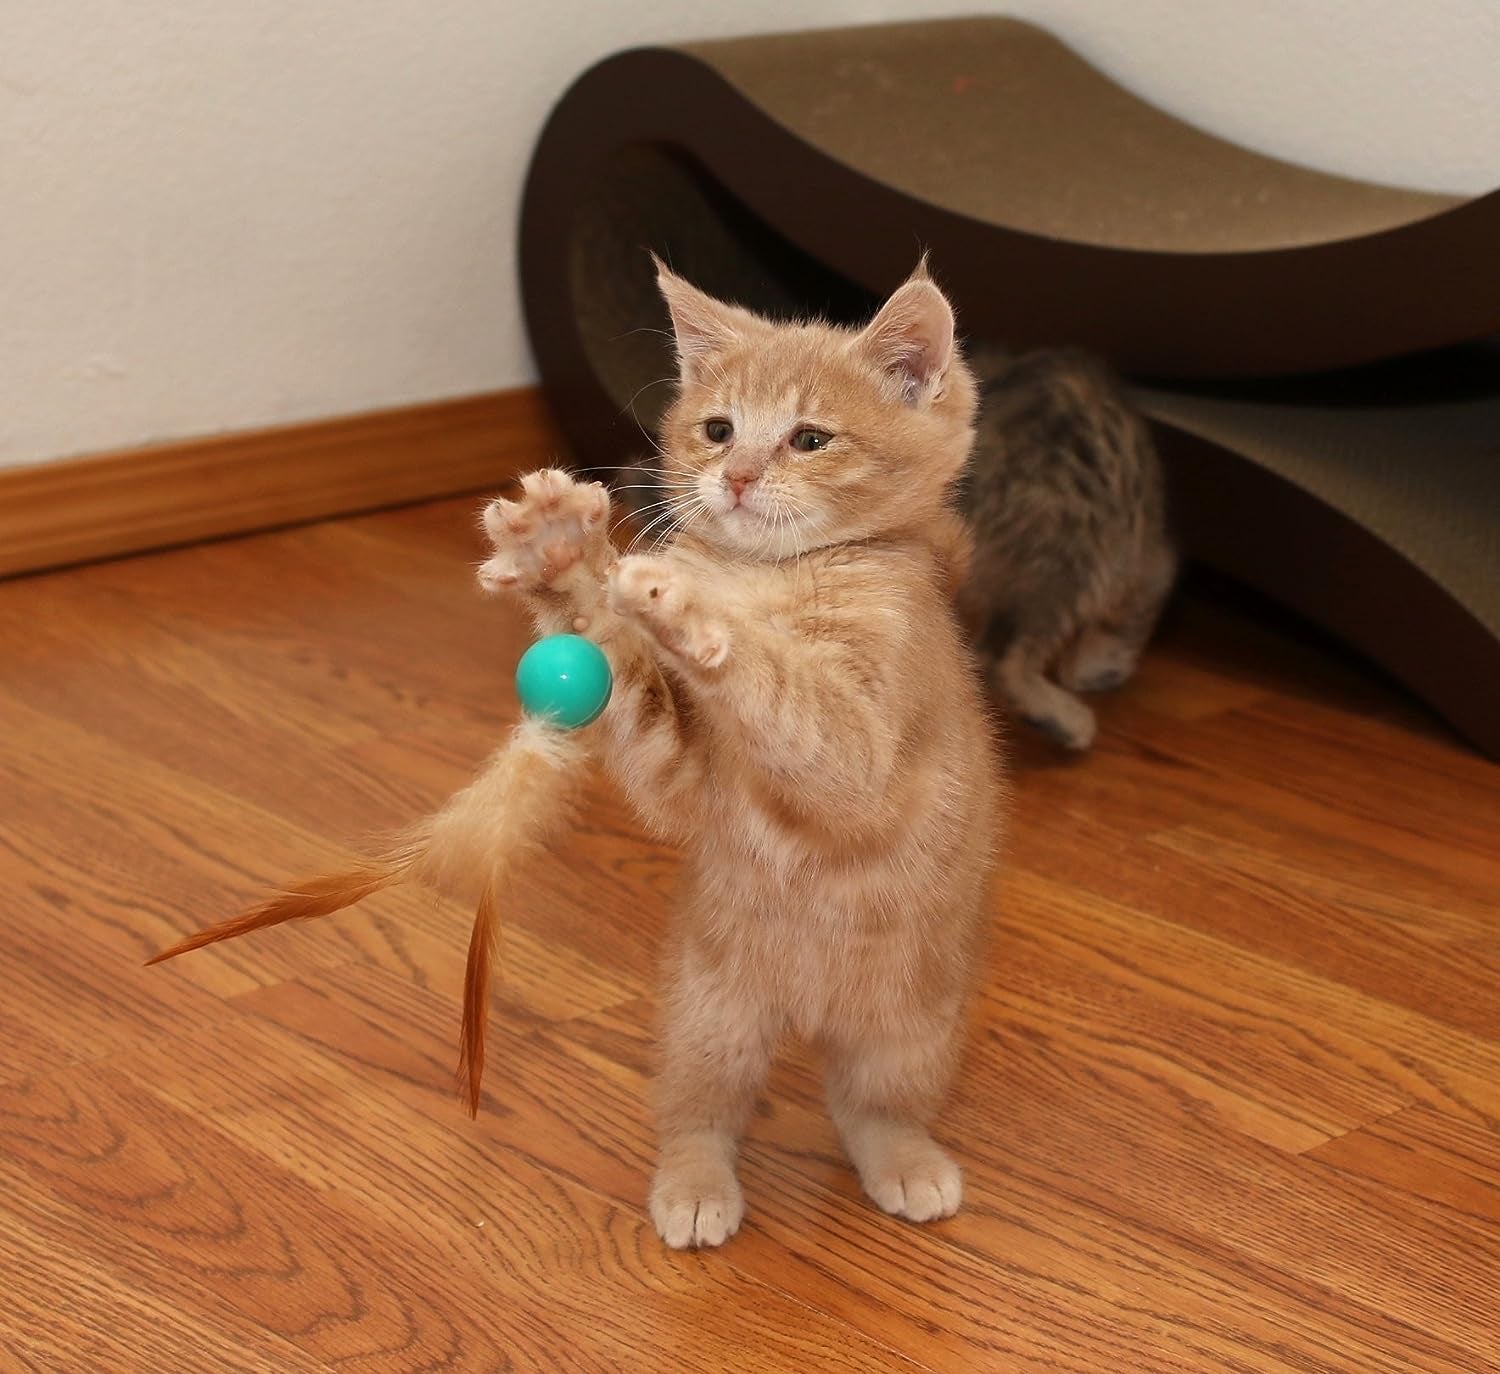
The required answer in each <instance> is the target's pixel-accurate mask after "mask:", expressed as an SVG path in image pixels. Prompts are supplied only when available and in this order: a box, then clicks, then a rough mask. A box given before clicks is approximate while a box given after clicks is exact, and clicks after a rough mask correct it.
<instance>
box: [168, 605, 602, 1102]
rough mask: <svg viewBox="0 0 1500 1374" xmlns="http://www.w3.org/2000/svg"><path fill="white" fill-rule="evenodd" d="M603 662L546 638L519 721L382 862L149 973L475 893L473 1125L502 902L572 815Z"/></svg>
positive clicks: (571, 642) (258, 915)
mask: <svg viewBox="0 0 1500 1374" xmlns="http://www.w3.org/2000/svg"><path fill="white" fill-rule="evenodd" d="M612 690H613V677H612V674H611V672H610V667H609V660H608V659H607V658H605V656H604V653H603V651H602V650H601V649H600V648H599V646H598V645H597V644H595V643H594V642H593V641H592V640H589V639H585V638H584V637H583V636H581V635H575V634H563V635H548V636H546V637H545V638H543V639H539V640H537V641H536V642H535V643H534V644H532V645H531V647H530V648H528V649H527V650H526V652H525V653H524V654H522V655H521V659H520V661H519V662H518V663H517V665H516V694H517V696H518V697H519V698H520V701H521V709H522V712H523V715H522V719H521V722H520V724H519V725H517V726H516V727H515V729H514V730H513V731H512V733H511V737H510V739H509V740H507V741H506V743H505V744H503V745H501V746H500V748H499V749H497V750H496V751H495V752H494V754H492V755H491V756H490V759H489V761H488V762H487V763H486V764H485V766H484V768H483V769H482V770H481V771H480V773H479V774H478V776H477V777H476V778H475V779H474V781H473V782H471V783H470V784H469V785H468V786H467V787H465V788H463V789H462V790H460V791H458V792H455V793H454V794H453V796H452V797H450V798H449V799H448V801H447V802H446V803H445V804H444V806H443V807H442V808H441V809H440V810H438V811H437V812H435V813H434V814H433V815H431V816H429V817H427V819H425V820H423V821H420V822H418V823H417V824H416V825H414V826H412V827H411V828H409V829H408V830H407V831H405V832H404V833H403V834H401V835H400V836H398V837H397V838H396V840H395V841H394V842H393V843H392V844H391V845H390V846H389V847H388V848H387V849H385V850H384V851H383V852H381V853H379V854H375V855H371V856H368V857H365V858H362V859H359V860H358V861H356V862H355V863H354V864H353V865H351V866H350V867H349V868H346V869H343V870H341V871H339V872H336V873H328V874H323V875H320V876H318V877H316V878H307V879H304V880H303V881H301V882H297V883H292V884H290V885H289V886H287V887H286V888H285V889H283V890H282V891H280V892H278V893H276V894H275V895H273V896H271V897H268V898H266V900H265V901H263V902H261V903H259V904H258V905H256V906H253V907H251V908H250V909H249V910H248V911H245V912H242V913H241V914H240V915H238V916H232V917H230V918H229V919H228V920H225V921H220V922H219V923H218V924H217V925H212V926H208V927H207V928H205V929H203V930H200V931H197V932H195V933H194V934H192V935H189V936H187V937H186V938H185V939H183V940H180V941H179V942H178V943H177V944H175V945H173V946H172V947H171V948H170V949H165V950H163V951H162V952H161V953H160V954H157V955H156V956H154V957H153V958H151V959H149V960H147V963H148V964H159V963H162V962H163V961H164V960H167V959H174V958H176V957H177V956H178V955H179V954H186V953H188V952H189V951H190V950H195V949H201V948H203V946H205V945H211V944H216V943H217V942H219V941H220V940H232V939H234V938H236V937H237V936H240V935H247V934H249V933H250V932H251V931H252V930H261V929H263V928H265V927H267V926H274V925H280V924H282V923H283V922H285V921H298V920H310V919H312V918H314V917H318V916H329V915H332V914H333V913H334V912H336V911H342V910H343V909H344V908H345V907H349V906H353V905H354V904H355V903H356V902H359V901H363V900H364V898H366V897H368V896H370V895H372V894H373V893H375V892H379V891H380V890H381V889H382V888H386V887H391V886H394V885H395V884H397V883H400V882H403V881H405V880H407V879H409V878H419V879H422V880H424V881H426V882H429V883H431V884H433V885H434V886H435V887H437V888H439V889H440V890H442V891H444V892H446V893H448V894H449V895H455V896H456V895H460V894H470V895H474V894H477V896H476V897H475V900H476V910H475V916H474V928H473V931H472V933H471V935H470V937H469V953H468V960H467V962H466V965H465V970H464V1000H463V1018H462V1025H461V1030H460V1038H459V1063H458V1077H459V1086H460V1090H461V1092H462V1093H463V1096H464V1098H465V1100H466V1102H467V1104H468V1108H469V1115H470V1116H477V1115H478V1114H479V1098H480V1090H481V1087H482V1083H483V1078H484V1031H485V1019H486V1012H487V1009H488V1006H489V986H490V966H491V963H492V961H493V957H494V951H495V941H496V936H497V933H498V927H499V900H500V897H499V894H500V892H501V890H502V888H503V886H504V885H505V883H506V882H507V881H508V880H509V879H510V878H512V876H513V875H514V872H515V870H516V868H517V867H518V865H519V864H520V862H521V861H522V860H523V859H525V858H527V857H530V856H533V855H535V854H536V853H538V852H539V851H541V850H542V849H543V848H544V847H545V846H546V845H547V843H548V842H549V841H551V840H552V839H554V838H556V837H557V835H558V834H559V833H560V832H561V830H562V829H563V828H564V826H565V825H566V823H567V821H568V820H569V818H570V817H571V815H572V812H573V808H574V804H575V802H576V800H577V796H578V791H579V788H580V786H581V784H582V780H583V775H584V772H585V768H586V765H587V763H588V750H587V747H586V745H585V744H584V742H583V741H582V740H581V739H580V738H579V736H578V735H577V734H576V732H577V731H579V730H581V729H583V727H584V726H586V725H590V724H592V723H593V722H594V721H595V720H597V719H598V718H599V716H600V715H601V714H602V713H603V711H604V708H605V707H606V706H607V705H608V704H609V698H610V694H611V691H612Z"/></svg>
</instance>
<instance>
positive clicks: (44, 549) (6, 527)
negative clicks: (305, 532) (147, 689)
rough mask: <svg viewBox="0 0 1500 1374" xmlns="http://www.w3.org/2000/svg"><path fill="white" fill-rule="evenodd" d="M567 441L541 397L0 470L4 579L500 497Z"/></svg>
mask: <svg viewBox="0 0 1500 1374" xmlns="http://www.w3.org/2000/svg"><path fill="white" fill-rule="evenodd" d="M562 447H563V441H562V439H561V437H560V435H559V433H558V431H557V428H556V426H555V425H554V423H553V421H552V417H551V415H550V414H549V413H548V411H547V408H546V405H545V403H544V402H543V400H542V397H541V393H540V392H539V391H538V390H537V389H535V388H525V389H522V390H517V391H505V392H496V393H493V394H490V395H485V396H472V397H465V398H463V399H461V400H455V401H434V402H430V403H428V404H425V405H415V406H404V407H402V408H400V409H398V410H382V411H374V412H370V413H367V414H363V415H353V416H347V417H344V418H340V419H335V420H318V421H315V422H313V423H311V424H301V425H286V426H280V427H278V428H275V429H264V430H257V431H254V432H251V433H240V434H225V435H216V436H213V437H209V438H204V439H188V440H183V441H181V442H177V443H171V444H160V445H156V446H154V447H151V448H141V449H131V450H128V451H125V452H121V453H107V454H101V455H99V456H97V457H90V458H79V459H70V460H65V461H61V462H56V463H43V464H40V465H38V466H27V467H21V468H10V469H6V470H4V471H0V576H8V575H12V574H15V573H23V572H36V571H40V570H41V569H44V568H55V567H59V566H62V565H64V564H68V563H80V562H85V561H90V560H93V559H98V558H112V557H115V556H117V555H120V554H126V553H139V552H142V551H143V550H146V549H155V548H163V547H166V546H169V545H173V544H187V543H194V542H196V541H198V540H200V539H213V538H219V537H221V536H223V535H230V534H244V533H247V532H249V531H251V530H258V529H267V528H270V527H272V526H276V525H289V524H296V523H298V522H300V521H304V520H318V519H323V518H326V517H328V516H332V515H344V514H349V513H351V512H354V511H361V510H372V509H375V508H378V507H381V506H396V505H402V504H404V503H406V502H410V501H422V500H428V499H431V498H433V497H438V496H447V495H453V494H457V493H459V492H464V491H474V490H476V489H479V488H482V487H487V486H494V485H497V484H499V483H500V482H503V481H505V480H506V479H507V478H509V477H512V476H514V475H515V474H516V473H517V472H522V471H525V470H526V469H527V468H530V467H540V466H543V465H545V464H546V463H547V462H548V461H550V460H552V459H554V458H555V457H556V456H557V455H558V454H559V453H560V452H561V451H562Z"/></svg>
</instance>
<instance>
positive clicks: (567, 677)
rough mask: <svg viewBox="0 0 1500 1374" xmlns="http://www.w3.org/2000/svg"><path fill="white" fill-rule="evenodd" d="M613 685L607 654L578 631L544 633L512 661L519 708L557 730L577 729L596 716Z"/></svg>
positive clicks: (604, 703)
mask: <svg viewBox="0 0 1500 1374" xmlns="http://www.w3.org/2000/svg"><path fill="white" fill-rule="evenodd" d="M613 689H614V680H613V678H612V677H611V675H610V671H609V660H608V659H607V658H605V657H604V655H603V654H602V653H601V652H600V650H599V646H598V645H597V644H595V643H594V642H593V641H592V640H588V639H585V638H584V637H583V636H582V635H548V636H547V637H546V638H545V639H539V640H537V642H536V643H535V644H533V645H532V646H531V648H529V649H527V651H526V652H525V653H524V654H522V655H521V661H520V662H519V663H518V664H516V694H517V695H518V696H519V697H520V698H521V709H522V710H524V711H525V712H526V714H527V715H528V716H541V717H543V718H544V719H545V720H548V721H550V722H551V723H552V724H553V725H556V726H558V727H560V728H561V729H563V730H577V729H579V728H580V727H581V726H584V725H587V724H589V722H590V721H593V720H597V719H598V716H599V713H600V712H601V711H602V710H604V708H605V707H606V706H607V705H608V704H609V694H610V692H611V691H612V690H613Z"/></svg>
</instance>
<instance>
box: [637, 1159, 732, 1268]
mask: <svg viewBox="0 0 1500 1374" xmlns="http://www.w3.org/2000/svg"><path fill="white" fill-rule="evenodd" d="M744 1216H745V1196H744V1194H743V1193H742V1192H741V1191H740V1185H739V1180H738V1179H736V1178H735V1176H734V1170H733V1169H731V1168H730V1167H729V1165H727V1164H725V1163H724V1162H723V1161H722V1160H719V1159H701V1160H695V1161H679V1162H677V1163H674V1164H671V1165H665V1164H664V1165H663V1166H662V1167H661V1168H660V1169H658V1170H657V1173H656V1178H655V1180H654V1181H653V1182H652V1184H651V1220H652V1222H653V1223H655V1225H656V1234H657V1235H659V1236H660V1237H661V1238H662V1239H663V1240H664V1241H666V1243H667V1244H668V1245H670V1246H671V1247H672V1249H674V1250H686V1249H688V1248H689V1247H690V1246H708V1245H722V1244H723V1243H724V1242H725V1241H726V1240H728V1239H729V1237H730V1236H732V1235H733V1234H734V1233H735V1232H736V1231H738V1230H739V1229H740V1222H741V1221H742V1220H743V1219H744Z"/></svg>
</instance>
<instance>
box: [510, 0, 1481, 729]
mask: <svg viewBox="0 0 1500 1374" xmlns="http://www.w3.org/2000/svg"><path fill="white" fill-rule="evenodd" d="M521 228H522V235H521V239H522V241H521V275H522V289H523V296H524V301H525V306H526V313H527V319H528V323H529V327H530V331H531V336H532V341H533V344H534V346H535V349H536V354H537V358H538V361H539V364H540V368H541V373H542V378H543V382H544V384H545V386H546V388H547V390H548V392H549V394H550V395H551V397H552V399H553V400H554V402H555V406H556V410H557V414H558V417H559V419H560V421H561V422H562V424H563V426H564V427H565V429H566V431H567V433H568V437H569V439H570V441H571V442H572V444H573V446H574V449H575V451H576V453H577V455H578V457H579V459H580V460H581V462H582V463H583V464H584V465H585V466H589V467H593V468H604V467H606V466H610V465H614V464H618V463H621V462H628V461H630V460H631V459H632V458H634V457H636V456H637V455H638V454H639V453H640V452H641V451H642V450H643V448H644V445H645V440H644V439H643V437H642V429H645V430H647V431H649V430H650V429H651V427H652V426H653V424H654V422H655V420H656V418H657V416H658V414H659V411H660V408H661V406H662V404H663V403H664V402H665V400H666V398H667V395H668V392H669V388H670V383H669V381H668V380H667V379H669V378H670V377H671V376H672V366H671V361H670V351H669V343H668V340H667V337H666V336H665V334H658V333H655V332H652V331H650V330H643V329H641V328H640V327H639V325H640V321H641V320H643V319H648V320H649V319H653V318H656V317H658V316H660V315H661V308H660V305H659V303H658V300H657V297H656V292H655V287H654V283H653V278H652V270H651V263H650V259H649V256H648V254H647V252H646V250H647V249H648V248H650V249H654V250H655V251H657V252H658V253H660V254H662V256H663V257H665V258H666V259H667V260H668V261H669V262H670V263H671V264H672V265H673V266H674V267H676V268H678V269H679V270H681V271H683V272H684V273H686V274H687V275H688V276H690V277H692V278H693V279H694V280H696V281H698V282H700V283H701V284H702V285H703V286H704V287H705V288H706V289H708V290H709V291H711V292H713V293H714V294H716V295H720V296H725V297H730V298H735V299H738V300H740V301H742V302H743V303H744V304H746V305H748V306H751V307H752V308H755V309H758V310H761V311H764V312H767V313H770V314H776V313H820V314H826V315H828V316H830V317H832V318H834V319H841V318H842V319H854V318H857V317H859V316H860V315H862V314H863V313H865V312H866V311H867V310H868V308H869V305H870V302H871V300H872V299H873V297H874V296H875V295H877V294H879V293H883V292H884V291H886V290H887V289H888V288H889V287H890V286H891V285H893V284H894V283H895V282H897V281H898V280H900V279H901V278H902V277H903V276H904V275H905V273H906V271H907V270H908V269H909V267H910V264H911V261H912V258H913V256H914V255H915V253H916V252H917V251H918V250H919V248H923V247H925V248H927V249H929V250H930V251H931V254H932V261H933V264H934V267H935V269H936V270H937V272H938V273H939V275H940V276H941V279H942V281H943V283H944V285H945V287H947V288H948V289H949V290H950V291H951V292H952V294H953V296H954V297H955V298H956V300H957V302H958V304H959V306H960V309H961V312H962V316H963V321H964V324H965V327H966V328H967V329H968V330H969V331H970V332H972V333H973V334H975V335H978V336H982V337H988V338H993V339H995V340H997V341H1001V342H1005V343H1008V344H1011V345H1013V346H1016V347H1031V346H1037V345H1044V344H1056V343H1072V344H1082V345H1086V346H1088V347H1092V348H1094V349H1097V350H1098V351H1100V352H1102V353H1103V354H1105V355H1106V356H1107V357H1109V358H1110V359H1111V360H1112V361H1113V362H1114V363H1115V365H1116V366H1117V367H1118V368H1120V369H1121V370H1122V371H1123V372H1124V373H1125V374H1126V375H1127V376H1129V377H1130V378H1131V379H1132V380H1133V381H1135V382H1136V383H1138V384H1139V385H1138V390H1137V396H1138V399H1139V400H1140V402H1141V404H1142V405H1143V407H1144V408H1145V409H1146V411H1147V413H1148V414H1149V415H1150V416H1151V418H1152V420H1153V421H1154V423H1155V424H1156V426H1157V428H1158V432H1159V436H1160V439H1161V442H1162V447H1163V450H1164V456H1165V458H1166V460H1167V464H1168V471H1169V477H1170V480H1171V483H1172V487H1173V495H1174V505H1175V509H1176V514H1177V522H1178V524H1179V526H1180V532H1181V535H1182V537H1183V540H1184V542H1185V544H1186V546H1187V548H1188V551H1189V552H1190V553H1191V554H1193V555H1194V556H1196V557H1198V558H1200V559H1202V560H1204V561H1206V562H1208V563H1210V564H1213V565H1216V566H1218V567H1220V568H1221V569H1223V570H1224V571H1226V572H1228V573H1230V574H1231V575H1233V576H1235V577H1237V578H1240V579H1242V580H1244V581H1246V582H1248V583H1250V584H1252V585H1255V586H1258V587H1260V588H1261V589H1263V590H1265V591H1267V592H1269V593H1270V594H1272V595H1273V596H1275V597H1277V598H1278V599H1279V600H1281V601H1283V602H1285V603H1286V604H1288V605H1291V606H1292V607H1294V608H1296V609H1298V610H1300V611H1301V612H1303V613H1304V614H1306V615H1308V616H1310V617H1311V618H1312V619H1314V620H1316V621H1318V622H1320V623H1321V624H1323V625H1324V626H1326V627H1327V628H1329V629H1330V630H1332V631H1333V632H1334V633H1336V634H1338V635H1339V636H1341V637H1342V638H1344V639H1346V640H1347V641H1348V642H1350V643H1351V644H1353V645H1354V646H1356V647H1357V648H1359V649H1360V650H1362V651H1363V652H1365V653H1367V654H1368V655H1370V656H1371V657H1372V658H1374V659H1375V660H1376V661H1378V662H1380V663H1381V664H1383V665H1384V666H1385V667H1386V668H1388V669H1389V670H1390V671H1391V672H1393V673H1394V674H1395V675H1396V676H1397V677H1398V678H1400V679H1401V680H1403V681H1404V682H1405V683H1406V684H1407V685H1408V686H1410V687H1411V688H1412V689H1413V690H1414V691H1416V692H1417V693H1419V694H1420V695H1422V696H1423V697H1425V698H1426V699H1427V700H1428V701H1429V702H1430V703H1431V704H1432V705H1433V706H1434V707H1435V708H1436V709H1437V710H1438V711H1440V712H1441V713H1442V714H1444V715H1445V716H1446V717H1447V718H1448V719H1449V720H1450V721H1451V722H1452V723H1453V724H1454V725H1455V726H1456V727H1457V728H1458V729H1459V730H1460V731H1461V732H1463V733H1464V734H1466V735H1467V736H1468V737H1469V738H1470V739H1471V740H1472V741H1473V742H1474V743H1475V744H1477V745H1478V746H1479V747H1480V748H1482V749H1484V750H1485V751H1486V752H1488V753H1489V754H1491V755H1493V756H1496V757H1500V713H1497V712H1496V711H1495V710H1494V703H1495V702H1496V701H1497V700H1500V346H1497V345H1496V344H1495V343H1494V342H1493V341H1491V342H1485V340H1486V339H1487V338H1489V336H1492V335H1496V334H1497V333H1500V259H1497V256H1496V245H1497V244H1500V192H1496V193H1491V194H1489V195H1486V196H1481V197H1478V198H1474V199H1467V200H1465V199H1460V198H1455V197H1450V196H1441V195H1432V194H1427V193H1421V192H1415V191H1408V190H1402V189H1398V188H1393V187H1386V186H1377V185H1371V184H1367V183H1363V182H1358V181H1352V180H1348V179H1345V178H1341V177H1334V176H1328V175H1324V174H1322V173H1319V172H1315V171H1311V170H1309V169H1307V168H1302V167H1297V166H1293V165H1291V164H1288V163H1284V162H1278V161H1276V160H1274V159H1270V158H1265V157H1261V156H1259V155H1257V154H1255V153H1251V152H1249V151H1248V150H1246V149H1244V148H1240V147H1238V146H1236V145H1234V144H1231V143H1227V142H1224V141H1223V140H1221V139H1217V138H1214V137H1212V136H1210V135H1208V134H1205V133H1203V132H1202V131H1200V130H1198V129H1195V128H1193V127H1192V126H1190V125H1188V124H1186V123H1183V122H1182V121H1180V120H1178V119H1175V118H1173V117H1171V116H1169V115H1167V114H1164V113H1163V112H1162V111H1160V110H1157V109H1155V108H1154V107H1152V106H1151V105H1149V104H1148V103H1146V102H1145V101H1143V100H1141V99H1140V98H1139V97H1137V96H1135V95H1133V94H1132V93H1131V92H1129V91H1127V90H1125V89H1123V88H1122V87H1120V86H1118V85H1117V84H1115V83H1114V82H1112V81H1111V80H1109V79H1108V78H1107V77H1105V76H1104V75H1102V74H1101V73H1100V72H1098V71H1097V70H1095V69H1094V68H1092V67H1091V66H1089V65H1088V64H1087V63H1086V62H1084V61H1083V60H1082V59H1080V58H1079V57H1078V56H1077V55H1076V54H1074V53H1073V52H1071V51H1070V50H1069V49H1068V48H1066V47H1065V46H1064V45H1063V44H1062V43H1060V42H1059V41H1057V40H1056V39H1055V38H1053V37H1051V36H1050V35H1049V34H1047V33H1045V32H1043V31H1042V30H1040V29H1037V28H1035V27H1033V26H1031V25H1028V24H1025V23H1022V22H1020V21H1016V20H1008V19H996V18H986V19H960V20H948V21H941V22H928V23H915V24H898V25H881V26H876V27H869V28H852V29H842V30H831V31H824V32H816V33H800V34H773V35H767V36H764V37H758V38H744V39H735V40H730V41H724V42H715V43H699V44H684V45H681V46H673V47H655V48H643V49H637V50H634V51H630V52H625V53H621V54H619V55H617V56H614V57H611V58H609V59H607V60H606V61H604V62H602V63H600V64H599V65H598V66H596V67H594V68H592V69H591V70H590V71H588V72H586V73H585V74H584V75H583V76H581V77H580V78H579V79H578V81H577V82H576V83H575V84H574V85H573V86H572V87H571V88H570V89H569V90H568V91H567V92H566V94H564V95H563V97H562V99H561V101H560V102H559V104H558V105H557V107H556V109H555V110H554V111H553V114H552V116H551V118H550V120H549V122H548V124H547V126H546V129H545V130H544V132H543V134H542V137H541V139H540V142H539V143H538V146H537V149H536V153H535V156H534V159H533V162H532V166H531V170H530V174H529V177H528V182H527V188H526V196H525V202H524V207H523V212H522V226H521ZM662 323H663V325H665V319H664V317H663V318H662ZM1438 350H1447V351H1446V352H1437V351H1438ZM1277 379H1279V380H1277Z"/></svg>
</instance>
